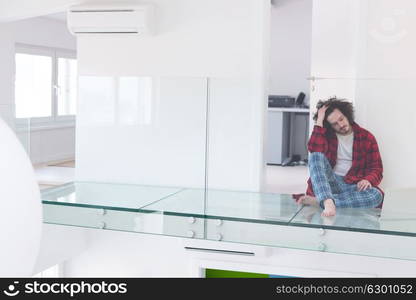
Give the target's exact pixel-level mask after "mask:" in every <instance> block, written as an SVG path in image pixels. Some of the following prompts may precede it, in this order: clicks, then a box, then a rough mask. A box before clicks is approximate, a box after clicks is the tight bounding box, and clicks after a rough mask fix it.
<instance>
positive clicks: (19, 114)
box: [15, 45, 77, 126]
mask: <svg viewBox="0 0 416 300" xmlns="http://www.w3.org/2000/svg"><path fill="white" fill-rule="evenodd" d="M15 60H16V77H15V111H16V119H17V124H18V125H19V124H20V125H24V124H27V120H28V119H30V120H31V122H32V124H38V125H41V126H44V125H59V124H64V123H65V122H73V121H74V120H75V114H76V102H77V97H76V95H77V93H76V91H77V61H76V58H75V53H74V52H73V51H67V50H61V49H53V48H44V47H35V46H27V45H16V55H15Z"/></svg>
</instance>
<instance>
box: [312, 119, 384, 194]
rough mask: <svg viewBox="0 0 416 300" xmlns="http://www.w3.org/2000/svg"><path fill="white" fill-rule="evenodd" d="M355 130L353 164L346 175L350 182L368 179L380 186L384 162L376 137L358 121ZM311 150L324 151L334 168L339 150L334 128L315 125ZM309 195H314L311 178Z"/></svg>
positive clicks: (345, 178) (354, 126)
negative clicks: (328, 128)
mask: <svg viewBox="0 0 416 300" xmlns="http://www.w3.org/2000/svg"><path fill="white" fill-rule="evenodd" d="M352 129H353V131H354V142H353V148H352V149H353V150H352V151H353V153H352V166H351V169H350V170H349V171H348V173H347V174H346V175H345V177H344V181H345V182H346V183H349V184H353V183H357V182H359V181H360V180H363V179H366V180H368V181H369V182H370V183H371V185H372V186H373V187H376V188H378V189H379V190H380V191H381V192H382V193H383V191H382V190H381V189H380V188H379V187H378V185H379V184H380V182H381V179H382V178H383V163H382V161H381V156H380V152H379V150H378V145H377V141H376V139H375V137H374V136H373V135H372V134H371V133H370V132H368V131H367V130H365V129H364V128H361V127H360V126H359V125H358V124H357V123H354V124H353V125H352ZM308 150H309V152H322V153H324V154H325V156H326V157H327V159H328V160H329V163H330V164H331V166H332V168H333V167H334V166H335V163H336V160H337V151H338V139H337V136H336V134H335V132H333V131H332V130H331V131H329V130H327V129H326V128H324V127H320V126H314V128H313V131H312V135H311V137H310V139H309V142H308ZM306 194H307V195H311V196H314V193H313V189H312V184H311V179H310V178H309V179H308V189H307V191H306Z"/></svg>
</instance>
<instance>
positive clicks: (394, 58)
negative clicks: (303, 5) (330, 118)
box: [311, 0, 416, 201]
mask: <svg viewBox="0 0 416 300" xmlns="http://www.w3.org/2000/svg"><path fill="white" fill-rule="evenodd" d="M415 8H416V3H415V2H414V1H409V0H401V1H394V2H393V1H388V0H381V1H375V0H365V1H364V0H359V1H357V0H354V1H351V0H338V1H332V0H315V1H314V5H313V45H312V76H317V77H322V78H324V79H319V80H317V81H316V82H315V83H313V84H312V85H313V88H314V91H313V92H312V94H311V107H315V105H316V102H317V101H318V100H319V99H326V98H327V97H329V96H332V95H336V96H338V97H346V98H348V99H350V100H352V101H353V102H354V105H355V109H356V120H357V122H358V123H359V124H360V125H362V126H364V127H365V128H367V129H369V130H370V131H371V132H372V133H373V134H374V135H375V136H376V138H377V140H378V144H379V147H380V151H381V155H382V158H383V164H384V180H383V182H382V186H383V187H385V188H398V187H414V186H415V183H414V178H415V176H416V173H415V172H416V161H415V160H413V159H412V157H413V154H412V153H413V152H412V149H414V148H415V147H416V139H415V138H414V131H415V129H416V122H415V121H414V117H413V114H414V111H415V110H416V104H415V102H414V101H413V98H412V95H413V90H414V86H415V84H416V76H415V75H416V72H415V70H416V68H415V60H414V58H413V57H414V53H415V50H416V39H415V36H416V35H415V25H416V22H415V20H416V19H415V17H416V9H415ZM399 200H400V199H397V201H399Z"/></svg>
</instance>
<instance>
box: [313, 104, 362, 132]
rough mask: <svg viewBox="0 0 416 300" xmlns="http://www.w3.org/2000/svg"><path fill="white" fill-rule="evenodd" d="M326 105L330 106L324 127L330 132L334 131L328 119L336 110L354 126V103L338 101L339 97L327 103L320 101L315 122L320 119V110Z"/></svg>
mask: <svg viewBox="0 0 416 300" xmlns="http://www.w3.org/2000/svg"><path fill="white" fill-rule="evenodd" d="M324 105H327V106H328V109H327V110H326V112H325V119H324V127H325V128H327V129H328V130H333V129H332V127H331V124H329V122H328V121H327V118H328V116H329V115H330V114H331V113H332V112H333V111H334V110H335V109H338V110H339V111H340V112H342V114H343V115H344V116H345V117H346V118H347V119H348V121H349V122H350V124H351V125H352V124H354V107H353V106H352V103H351V102H349V101H347V100H346V99H338V98H337V97H332V98H329V99H328V100H325V101H323V100H319V101H318V104H317V105H316V108H317V110H316V112H315V114H314V115H313V120H314V121H316V120H317V119H318V110H319V109H320V108H321V107H322V106H324Z"/></svg>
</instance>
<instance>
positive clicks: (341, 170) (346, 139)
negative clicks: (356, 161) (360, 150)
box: [334, 132, 354, 176]
mask: <svg viewBox="0 0 416 300" xmlns="http://www.w3.org/2000/svg"><path fill="white" fill-rule="evenodd" d="M337 138H338V153H337V162H336V164H335V167H334V173H335V174H337V175H340V176H345V175H346V174H347V173H348V171H349V170H350V168H351V165H352V145H353V143H354V132H351V133H350V134H349V135H340V134H337Z"/></svg>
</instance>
